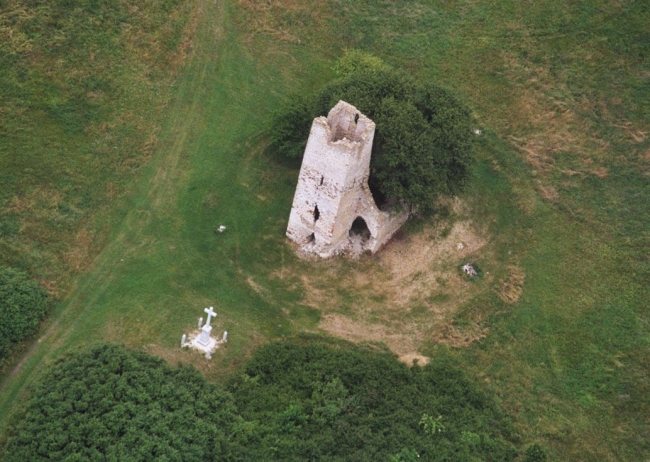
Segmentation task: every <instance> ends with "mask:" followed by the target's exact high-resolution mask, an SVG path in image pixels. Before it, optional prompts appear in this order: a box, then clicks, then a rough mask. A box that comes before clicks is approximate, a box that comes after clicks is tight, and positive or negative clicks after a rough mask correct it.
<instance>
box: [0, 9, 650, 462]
mask: <svg viewBox="0 0 650 462" xmlns="http://www.w3.org/2000/svg"><path fill="white" fill-rule="evenodd" d="M9 3H11V2H9ZM11 4H12V5H13V3H11ZM193 7H196V10H194V11H195V12H194V14H192V13H191V11H192V8H193ZM179 8H180V9H179V10H178V12H177V13H176V14H178V15H179V18H181V17H182V18H184V21H189V23H188V22H184V23H183V24H182V25H183V27H182V28H181V26H180V25H179V30H185V31H188V32H186V33H187V34H188V35H187V40H189V37H191V40H192V41H191V44H192V46H191V48H189V45H188V48H187V50H191V53H190V55H189V57H188V59H187V61H186V62H185V61H184V62H183V65H184V67H183V70H182V72H181V73H180V74H179V76H178V78H177V80H176V83H175V85H174V86H173V87H172V86H170V84H169V81H168V80H166V79H168V78H169V77H164V78H163V77H160V78H159V79H158V80H156V81H158V82H161V83H160V87H158V88H151V86H150V85H149V84H147V83H142V82H143V81H142V80H141V79H143V78H144V77H143V76H142V75H141V74H139V72H140V70H139V68H138V66H137V59H136V57H137V56H139V55H140V54H144V55H147V56H152V57H156V56H159V54H160V53H161V51H160V50H156V49H152V50H149V51H147V50H146V49H145V48H146V47H145V48H137V49H136V51H137V53H136V54H134V57H133V60H134V61H132V62H126V63H125V64H123V67H117V68H113V67H110V66H108V64H110V63H111V61H110V60H108V58H107V61H106V62H107V63H108V64H106V66H108V67H107V68H99V69H87V70H86V71H85V72H87V73H88V75H91V74H92V75H93V76H96V78H105V79H109V80H110V79H115V80H116V81H119V82H121V83H120V85H122V86H121V87H120V88H123V90H122V91H121V92H120V93H119V94H120V95H121V97H120V98H118V99H115V100H112V101H110V102H108V103H107V102H103V103H101V104H99V103H98V104H97V106H98V107H99V108H108V109H105V110H106V111H109V113H108V115H105V114H95V115H93V113H92V110H90V109H88V111H87V115H86V116H84V117H89V120H88V121H85V119H84V120H81V121H79V120H78V117H81V115H83V114H85V113H84V112H83V111H81V109H80V108H79V107H77V106H75V107H72V108H69V109H65V105H63V106H62V105H61V104H59V103H58V101H60V100H62V99H61V97H58V98H59V99H57V96H56V94H54V95H49V96H48V97H47V98H48V100H47V101H49V103H48V104H50V106H52V107H50V106H47V105H45V103H43V104H44V105H45V106H44V107H45V108H44V109H43V108H40V109H39V108H28V109H25V110H23V112H21V114H24V116H23V118H22V119H19V118H15V120H14V118H12V119H11V120H12V121H11V122H8V120H9V119H8V118H7V117H6V116H5V114H7V113H9V114H14V112H7V111H16V109H15V107H14V106H10V105H8V104H5V103H4V102H5V101H6V100H5V99H4V98H3V108H2V111H3V112H2V113H1V114H2V121H3V122H2V123H3V125H2V129H3V131H2V132H1V135H2V138H0V140H2V143H3V144H5V145H7V146H13V150H12V152H14V153H16V152H21V153H25V155H24V156H15V155H14V156H4V157H3V169H2V175H3V179H2V182H3V185H4V184H11V185H12V188H13V189H11V190H10V189H8V188H7V189H5V188H4V187H3V196H2V200H3V204H4V205H3V212H2V213H3V215H2V239H3V240H2V260H3V261H4V262H6V263H10V264H14V265H17V266H20V267H23V268H25V269H29V270H30V271H32V273H34V274H36V275H37V276H38V277H39V278H40V279H41V280H42V281H44V282H47V283H48V285H49V286H50V287H51V288H53V290H58V292H59V293H60V294H61V296H62V297H63V303H62V304H61V306H60V307H59V308H58V310H57V312H56V313H54V314H53V316H52V317H51V320H50V321H49V322H48V323H47V324H46V325H45V326H44V328H43V332H42V336H41V338H40V339H39V340H38V342H36V343H35V346H34V348H33V349H32V350H31V351H30V352H29V354H28V355H26V356H25V357H24V360H22V362H20V367H19V368H17V369H15V370H14V372H13V373H8V374H7V376H6V377H5V378H4V379H3V383H2V384H1V385H0V387H1V388H0V392H1V395H0V425H2V426H4V425H6V423H7V419H8V418H9V416H10V415H11V412H13V411H14V410H15V409H16V405H17V404H18V403H19V402H20V398H21V396H23V395H24V394H25V393H26V390H27V389H28V388H27V387H28V385H29V383H31V382H32V381H33V380H34V379H35V378H36V377H38V376H39V374H40V372H41V371H42V370H43V368H44V367H45V365H47V364H48V363H50V362H51V361H53V360H54V359H55V358H57V357H59V356H60V355H61V354H63V353H64V352H66V351H69V350H70V349H72V348H77V347H80V346H84V345H87V344H89V343H93V342H96V341H112V342H119V343H125V344H127V345H129V346H133V347H143V348H145V349H146V350H147V351H149V352H151V353H154V354H158V355H160V356H162V357H164V358H166V359H168V360H169V361H171V362H172V363H175V362H177V361H183V362H189V363H193V364H195V365H196V366H197V367H198V368H199V369H200V370H202V371H203V372H204V373H205V374H206V375H207V376H208V377H209V378H210V379H212V380H221V379H222V378H224V377H225V376H227V375H228V374H229V373H230V372H232V371H233V370H235V368H236V367H237V366H238V365H239V364H240V363H241V362H242V361H243V360H244V359H245V358H247V357H248V356H249V355H250V352H251V351H252V350H253V349H254V348H255V347H256V346H258V345H260V344H262V343H263V342H265V341H267V340H269V339H275V338H282V337H285V336H290V335H293V334H295V333H297V332H302V331H314V330H322V331H325V332H329V333H332V334H334V335H338V336H341V337H345V338H348V339H351V340H354V341H357V342H360V343H363V342H385V343H386V344H387V345H388V346H389V348H391V350H393V351H394V352H395V353H397V354H398V355H404V356H408V355H409V354H411V355H415V354H417V355H424V356H427V357H429V358H432V360H433V361H435V360H436V357H439V356H440V355H444V356H451V357H452V358H453V359H455V360H456V361H457V363H458V364H459V365H461V366H462V367H463V368H465V369H466V370H467V371H468V372H469V373H470V375H471V376H472V377H475V379H476V380H480V381H482V383H484V384H485V385H484V386H485V389H486V390H487V391H489V392H490V393H493V394H494V395H495V396H496V397H497V399H498V400H499V401H500V402H501V404H502V405H503V407H504V408H505V409H507V411H508V412H509V413H510V414H511V415H512V417H513V419H514V421H515V424H516V427H517V429H518V432H519V434H520V437H521V443H522V444H523V445H526V444H529V443H531V442H535V441H536V442H539V443H541V444H542V445H544V446H546V447H547V448H549V449H550V451H551V453H552V454H553V456H554V458H556V459H557V460H644V459H645V458H647V457H648V454H650V441H649V440H648V437H647V435H648V433H649V430H650V428H649V427H650V422H649V421H648V415H650V399H649V398H648V396H650V377H649V373H648V370H650V362H649V360H648V358H649V357H650V356H649V353H650V325H649V313H648V309H647V306H646V303H645V301H646V300H647V299H648V296H649V295H650V293H649V290H648V286H647V281H648V276H650V262H649V261H648V258H647V253H648V248H650V218H649V217H650V205H649V204H650V188H649V187H648V186H650V185H649V184H648V183H649V176H650V139H648V138H647V133H649V132H650V117H649V116H650V114H649V113H648V111H649V107H650V106H649V105H648V104H647V102H648V100H650V82H649V80H650V68H649V67H648V64H647V62H646V61H645V59H646V57H647V56H648V54H649V52H650V37H649V35H648V32H647V24H648V23H649V22H650V7H648V6H647V5H646V4H645V3H644V2H641V1H629V2H605V1H597V0H590V1H589V2H582V3H580V4H574V3H570V2H560V1H557V0H547V1H543V2H536V3H534V4H525V5H524V4H521V3H520V2H501V1H500V2H496V1H494V2H492V1H489V2H480V3H479V2H472V1H460V2H443V1H440V2H424V1H423V2H411V1H409V2H399V3H395V2H388V1H371V0H364V1H359V2H354V3H349V2H347V3H346V2H339V1H336V0H330V1H328V2H319V3H317V4H311V2H301V1H299V0H296V1H288V0H284V1H282V0H277V1H271V2H252V1H244V0H240V1H239V2H220V1H219V2H207V1H206V2H203V1H197V2H196V4H190V3H188V4H184V5H183V6H182V7H179ZM183 8H185V9H183ZM16 14H18V13H16ZM25 14H27V13H25ZM160 14H161V15H162V14H163V13H160ZM28 16H29V15H28ZM12 17H13V16H12ZM17 17H18V16H17ZM162 17H164V15H163V16H161V18H162ZM188 18H190V19H188ZM191 18H195V20H196V21H197V23H196V24H195V26H196V29H195V30H194V27H193V26H192V24H193V23H192V19H191ZM158 21H159V22H160V21H162V19H159V20H158ZM179 21H180V19H179ZM185 24H189V26H185ZM172 35H173V34H172ZM134 37H136V38H137V37H138V34H136V33H135V32H134ZM136 38H133V40H134V42H137V40H136ZM80 40H89V39H88V38H87V37H86V38H83V37H81V38H80ZM174 40H175V41H172V42H171V43H173V49H174V50H176V49H178V48H177V47H179V46H180V44H183V43H186V42H184V39H183V34H182V33H179V34H177V37H176V39H174ZM21 43H22V42H21ZM151 43H158V42H156V41H153V42H151ZM187 43H189V42H187ZM16 46H18V45H16ZM71 46H72V45H71ZM346 47H347V48H360V49H363V50H365V51H369V52H371V53H374V54H376V55H378V56H380V57H381V58H382V59H384V60H385V61H386V62H388V63H390V64H392V65H394V66H396V67H401V68H405V69H407V70H408V71H409V72H410V73H412V74H414V75H415V76H417V78H420V79H426V80H431V81H433V82H436V83H438V84H440V85H444V86H446V87H448V88H450V89H452V90H453V91H454V92H455V93H457V94H458V95H460V96H461V97H462V98H463V99H464V100H465V101H466V102H467V103H468V104H469V105H470V106H471V107H472V108H473V110H474V113H475V116H476V120H477V122H476V123H477V127H478V128H481V129H482V131H483V135H482V136H481V137H480V138H479V139H478V146H477V152H478V156H479V162H478V164H477V167H476V173H475V178H474V182H473V184H472V187H471V188H470V190H469V191H467V193H466V194H465V195H463V197H461V198H459V200H457V201H455V202H452V203H449V204H447V205H446V206H445V207H442V208H441V212H440V214H439V216H438V217H436V220H435V222H434V223H433V224H417V223H416V224H413V225H412V226H411V228H412V229H411V230H410V232H409V233H408V234H407V235H406V236H401V237H400V238H399V239H397V240H396V241H395V242H393V243H391V245H390V246H389V248H387V249H386V251H385V252H383V253H382V254H380V255H378V256H376V257H364V258H362V259H361V260H359V261H354V262H349V261H343V260H334V261H329V262H319V263H314V262H305V261H301V260H298V259H297V258H296V257H295V256H294V255H293V252H292V250H291V248H290V247H289V246H288V245H287V243H286V242H285V238H284V229H285V226H286V220H287V218H288V212H289V208H290V204H291V200H292V194H293V189H294V186H295V182H296V178H297V169H296V167H295V166H293V165H287V164H284V163H282V162H278V161H277V160H276V159H273V158H270V157H269V156H267V155H266V154H265V152H264V148H265V146H266V138H265V129H266V127H267V124H268V117H269V114H270V112H271V111H272V109H273V108H274V106H275V105H276V104H277V103H278V102H279V101H281V100H282V99H283V98H284V97H286V95H287V94H288V93H289V92H291V91H294V90H296V89H300V90H302V91H309V90H310V89H313V88H317V87H318V86H319V85H321V84H323V83H325V82H327V80H328V79H329V78H331V77H332V76H333V72H332V69H331V67H332V62H333V60H335V59H336V58H337V57H339V56H340V54H341V52H342V49H344V48H346ZM181 48H182V47H181ZM143 50H145V51H143ZM134 53H135V52H134ZM188 53H189V51H188ZM39 56H40V55H39ZM152 59H153V58H152ZM78 62H79V61H77V63H78ZM38 63H40V61H38V60H37V62H35V63H34V64H33V65H30V66H28V69H32V70H33V69H36V66H37V64H38ZM54 64H56V63H54ZM38 65H40V64H38ZM42 65H43V66H44V67H46V66H47V65H48V62H47V61H46V60H44V61H43V64H42ZM89 66H90V64H89ZM151 66H152V68H156V67H155V66H154V64H151ZM159 66H161V67H162V68H165V64H162V65H159ZM178 66H179V68H180V66H181V64H178ZM70 68H76V64H75V61H72V62H71V64H70V67H69V68H67V69H66V68H65V67H64V68H63V69H62V70H61V72H62V75H68V74H70ZM7 69H14V68H13V67H11V66H10V67H8V68H7ZM16 72H18V71H16ZM43 72H45V71H43ZM171 75H173V73H172V74H171ZM15 78H16V79H18V77H15ZM61 79H63V77H61ZM130 79H131V80H130ZM24 81H25V82H26V83H25V84H24V86H27V87H28V86H30V85H33V86H34V87H35V88H38V89H40V88H42V85H41V84H40V83H39V81H38V79H37V78H36V77H34V76H31V75H30V76H29V77H27V78H24ZM83 82H86V81H85V80H84V81H83ZM124 82H126V83H124ZM67 85H68V87H62V88H63V89H64V90H65V89H68V88H70V89H77V88H78V87H79V85H81V84H80V83H79V82H76V81H70V82H68V83H67ZM84 85H91V84H90V83H84ZM93 85H94V84H93ZM97 85H99V87H98V88H101V85H104V84H102V83H101V82H100V83H99V84H97ZM106 85H108V84H106ZM113 85H117V84H113ZM23 89H24V88H23ZM15 91H16V92H18V90H15ZM25 91H27V90H25ZM39 91H40V90H39ZM52 91H53V92H54V91H55V90H52ZM56 91H59V92H60V91H63V90H61V89H58V90H56ZM66 91H67V90H66ZM69 91H72V90H69ZM89 91H91V92H92V91H99V90H92V89H90V90H88V89H85V90H84V91H83V92H82V93H83V95H86V97H88V92H89ZM37 96H38V98H41V97H42V98H45V96H43V94H42V93H39V92H38V91H36V90H34V93H16V96H15V98H14V100H12V101H24V100H27V101H40V100H38V99H37ZM71 100H74V98H72V96H68V97H67V99H66V101H68V103H66V104H72V103H69V101H71ZM7 101H8V100H7ZM52 101H54V102H52ZM81 101H83V98H82V99H81ZM15 104H17V103H14V105H15ZM75 104H77V103H75ZM78 104H86V105H87V106H88V107H90V106H92V104H91V103H78ZM61 107H64V109H61ZM84 107H85V106H84ZM48 108H49V109H48ZM162 108H164V110H163V109H162ZM102 110H104V109H102ZM47 111H50V113H52V112H51V111H54V112H53V113H52V114H54V116H51V115H50V116H47V117H46V115H47V114H50V113H48V112H47ZM57 111H58V112H57ZM57 114H58V115H57ZM80 114H81V115H80ZM39 117H40V119H39ZM57 117H58V119H57ZM92 117H95V118H97V121H98V122H97V123H96V124H95V123H94V122H93V120H94V119H92ZM111 120H112V121H113V122H110V121H111ZM106 121H108V122H106ZM104 123H106V124H107V125H106V127H103V126H102V124H104ZM111 123H112V124H113V125H110V124H111ZM35 127H42V128H40V130H39V131H38V132H39V133H40V134H39V136H41V138H33V137H27V136H22V135H19V132H21V131H26V132H27V133H34V132H36V129H35ZM79 127H81V129H79ZM102 130H103V131H102ZM95 131H97V133H95ZM43 140H52V141H51V142H50V144H47V143H45V142H44V141H43ZM152 140H155V143H154V142H153V141H152ZM64 141H65V142H64ZM92 143H95V144H92ZM110 149H114V150H116V151H118V152H119V153H121V155H123V156H124V159H123V161H122V162H120V161H118V160H116V157H110V158H109V157H106V156H107V155H108V154H106V155H104V156H102V154H105V153H107V152H110ZM135 152H137V153H138V154H137V155H136V154H134V153H135ZM93 155H95V157H93ZM93 159H96V160H93ZM102 159H104V160H106V162H107V164H106V165H105V166H104V167H102V165H103V164H102V163H101V162H102ZM55 160H56V161H55ZM109 160H110V162H109ZM42 164H45V165H46V166H47V168H39V169H38V170H37V171H38V172H40V174H39V175H36V174H34V175H30V174H29V173H30V172H29V171H28V169H32V168H34V167H33V166H32V165H42ZM116 165H120V166H121V165H123V166H124V167H123V169H124V171H123V170H119V169H117V168H115V166H116ZM59 169H60V170H59ZM111 175H112V176H111ZM66 185H69V186H68V188H69V189H65V187H66ZM8 191H11V194H9V193H8ZM57 194H58V195H57ZM66 194H67V195H66ZM113 197H115V199H112V198H113ZM66 198H70V200H67V199H66ZM118 199H119V200H118ZM219 225H225V226H227V230H226V232H224V233H218V232H216V228H217V227H218V226H219ZM44 229H45V230H47V232H43V230H44ZM43 236H44V237H43ZM457 242H463V243H464V244H465V245H466V246H465V250H463V251H462V252H457V251H456V250H455V249H456V247H455V246H456V244H457ZM96 255H97V257H96V259H95V258H94V257H95V256H96ZM468 259H471V260H473V261H475V262H477V263H478V264H479V266H480V267H481V269H482V270H483V271H484V277H483V278H482V279H481V280H479V281H477V282H468V281H465V280H463V279H462V278H461V277H460V276H459V274H458V269H457V268H458V265H460V264H462V263H463V262H465V261H467V260H468ZM210 305H213V306H215V309H216V311H217V312H218V314H219V315H218V317H217V320H216V325H217V328H216V329H217V330H219V331H220V330H224V329H225V330H228V331H229V342H228V344H227V347H226V348H222V349H220V350H218V353H217V354H215V356H214V357H213V359H212V361H210V362H206V361H205V360H204V359H203V358H202V357H201V356H199V355H197V354H193V353H191V352H187V351H182V350H181V349H180V348H177V345H178V343H179V341H180V336H181V334H182V333H183V332H189V331H190V330H191V329H192V327H193V325H195V323H196V318H198V316H200V315H201V314H202V313H201V311H202V309H203V307H205V306H210ZM19 359H20V358H18V359H17V360H16V362H18V360H19Z"/></svg>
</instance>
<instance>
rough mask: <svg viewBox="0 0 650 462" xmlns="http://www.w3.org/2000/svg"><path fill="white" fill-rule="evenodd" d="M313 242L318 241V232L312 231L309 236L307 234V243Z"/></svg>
mask: <svg viewBox="0 0 650 462" xmlns="http://www.w3.org/2000/svg"><path fill="white" fill-rule="evenodd" d="M313 242H316V234H314V233H311V234H310V235H309V236H307V244H311V243H313Z"/></svg>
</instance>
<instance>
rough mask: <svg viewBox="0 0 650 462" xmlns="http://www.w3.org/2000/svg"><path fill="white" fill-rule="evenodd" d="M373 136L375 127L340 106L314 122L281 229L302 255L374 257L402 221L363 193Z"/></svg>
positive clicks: (350, 108)
mask: <svg viewBox="0 0 650 462" xmlns="http://www.w3.org/2000/svg"><path fill="white" fill-rule="evenodd" d="M374 135H375V123H374V122H373V121H372V120H370V119H369V118H367V117H366V116H365V115H363V114H361V113H360V112H359V111H358V110H357V109H356V108H355V107H354V106H352V105H350V104H348V103H346V102H344V101H339V102H338V104H337V105H336V106H334V108H332V110H331V111H330V112H329V114H328V116H327V118H325V117H318V118H316V119H314V122H313V124H312V127H311V132H310V134H309V139H308V141H307V147H306V149H305V155H304V157H303V161H302V167H301V169H300V175H299V177H298V186H297V187H296V193H295V196H294V199H293V206H292V207H291V215H290V216H289V226H288V227H287V236H288V237H289V238H290V239H291V240H292V241H294V242H296V243H297V244H298V245H299V246H300V249H301V250H302V251H304V252H307V253H312V254H316V255H319V256H320V257H324V258H327V257H331V256H333V255H336V254H339V253H352V254H360V253H362V252H365V251H370V252H371V253H374V252H376V251H377V250H379V248H380V247H381V246H382V245H383V244H385V243H386V242H387V241H388V240H389V239H390V238H391V237H392V236H393V234H395V232H396V231H397V230H398V229H399V228H400V227H401V226H402V224H404V222H405V221H406V220H407V218H408V213H407V212H401V213H390V212H385V211H381V210H379V208H377V205H376V204H375V201H374V199H373V197H372V194H371V192H370V189H369V188H368V176H369V174H370V155H371V151H372V142H373V138H374ZM360 219H361V220H363V221H361V220H360ZM364 225H365V226H364Z"/></svg>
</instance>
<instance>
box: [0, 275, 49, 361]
mask: <svg viewBox="0 0 650 462" xmlns="http://www.w3.org/2000/svg"><path fill="white" fill-rule="evenodd" d="M50 305H51V300H50V297H49V296H48V293H47V291H46V290H45V289H44V288H43V287H41V286H40V285H39V284H38V283H37V282H36V281H33V280H32V279H29V277H27V275H25V274H24V273H21V272H19V271H16V270H13V269H10V268H2V267H0V362H2V360H3V359H5V358H6V357H7V356H8V355H9V353H10V351H11V348H12V346H13V345H15V344H16V343H17V342H19V341H21V340H23V339H24V338H25V337H27V336H29V335H31V334H33V333H34V332H35V331H36V328H37V327H38V324H39V323H40V321H41V320H42V319H43V318H44V317H45V314H46V313H47V311H48V310H49V308H50Z"/></svg>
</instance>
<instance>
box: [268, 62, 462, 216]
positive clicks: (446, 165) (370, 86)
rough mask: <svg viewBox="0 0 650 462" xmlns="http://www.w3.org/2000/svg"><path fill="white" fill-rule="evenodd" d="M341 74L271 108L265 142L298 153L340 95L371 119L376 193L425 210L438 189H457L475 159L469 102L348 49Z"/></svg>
mask: <svg viewBox="0 0 650 462" xmlns="http://www.w3.org/2000/svg"><path fill="white" fill-rule="evenodd" d="M336 70H337V72H338V73H339V77H338V78H337V79H335V80H334V81H333V82H331V83H330V84H328V85H326V86H325V87H323V88H321V89H320V90H319V91H318V92H317V94H315V95H298V94H296V95H293V96H291V97H290V98H289V99H288V101H287V102H286V103H285V104H284V105H283V106H282V107H281V108H280V109H279V110H278V111H277V112H276V113H275V114H274V116H273V121H272V124H271V132H270V133H271V144H270V149H271V150H272V151H274V152H275V153H277V154H278V155H283V156H287V157H290V158H300V157H301V156H302V155H303V153H304V150H305V146H306V143H307V138H308V135H309V129H310V127H311V123H312V120H313V119H314V118H315V117H317V116H320V115H326V114H327V113H328V111H329V110H330V109H331V108H332V107H333V106H334V105H336V103H337V102H338V101H339V100H344V101H346V102H348V103H350V104H352V105H354V106H355V107H356V108H357V109H359V110H360V111H361V112H362V113H364V114H365V115H367V116H368V117H369V118H370V119H372V120H373V121H374V122H375V124H376V133H375V140H374V144H373V151H372V158H371V169H370V181H369V182H370V185H371V189H373V193H374V194H375V197H376V198H388V199H396V200H398V201H401V202H404V203H406V204H408V205H411V206H416V207H418V209H419V210H420V211H422V212H427V211H428V210H430V208H431V207H432V205H433V202H434V200H435V198H436V197H438V196H440V195H453V194H457V193H458V192H460V191H461V190H462V189H463V188H464V187H465V185H466V184H467V182H468V179H469V176H470V167H471V164H472V162H473V150H472V127H471V114H470V111H469V109H468V108H467V107H466V106H465V105H463V104H462V103H461V102H460V101H459V100H458V99H457V98H456V97H454V96H453V95H452V94H451V93H450V92H449V91H447V90H444V89H442V88H440V87H437V86H435V85H432V84H430V83H420V82H418V81H416V80H414V79H413V78H411V77H410V76H408V75H406V74H405V73H404V72H401V71H398V70H396V69H393V68H391V67H390V66H388V65H386V64H385V63H383V62H382V61H381V60H380V59H379V58H376V57H373V56H370V55H367V54H364V53H361V52H358V51H357V52H354V51H353V52H348V53H346V55H345V56H343V58H341V60H339V62H338V63H337V65H336Z"/></svg>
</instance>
